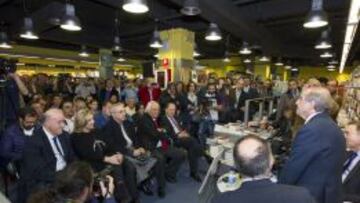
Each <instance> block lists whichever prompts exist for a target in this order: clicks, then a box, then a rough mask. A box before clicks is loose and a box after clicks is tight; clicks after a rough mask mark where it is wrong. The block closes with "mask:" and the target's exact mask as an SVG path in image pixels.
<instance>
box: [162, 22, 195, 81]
mask: <svg viewBox="0 0 360 203" xmlns="http://www.w3.org/2000/svg"><path fill="white" fill-rule="evenodd" d="M160 36H161V39H162V40H163V43H164V46H163V47H162V48H161V49H159V60H160V61H162V60H163V59H165V58H167V59H169V68H170V70H171V81H183V82H186V83H187V82H189V81H190V79H191V68H192V66H193V60H194V59H193V50H194V37H195V35H194V33H193V32H191V31H189V30H186V29H182V28H176V29H170V30H165V31H162V32H161V33H160ZM160 65H161V64H160ZM161 68H162V69H163V67H161Z"/></svg>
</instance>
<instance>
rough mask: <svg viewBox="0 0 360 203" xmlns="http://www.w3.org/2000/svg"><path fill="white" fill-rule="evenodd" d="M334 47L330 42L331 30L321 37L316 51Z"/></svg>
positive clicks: (325, 31) (323, 33)
mask: <svg viewBox="0 0 360 203" xmlns="http://www.w3.org/2000/svg"><path fill="white" fill-rule="evenodd" d="M331 47H332V45H331V43H330V41H329V30H324V31H323V32H322V33H321V37H320V39H319V40H318V42H317V43H316V45H315V49H330V48H331Z"/></svg>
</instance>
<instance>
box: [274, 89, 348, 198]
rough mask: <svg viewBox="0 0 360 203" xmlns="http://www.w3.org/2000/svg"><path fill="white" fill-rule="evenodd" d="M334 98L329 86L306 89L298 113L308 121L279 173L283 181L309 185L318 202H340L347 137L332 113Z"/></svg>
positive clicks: (299, 132) (298, 103) (297, 103)
mask: <svg viewBox="0 0 360 203" xmlns="http://www.w3.org/2000/svg"><path fill="white" fill-rule="evenodd" d="M333 102H334V101H333V100H332V97H331V95H330V93H329V91H328V90H327V89H326V88H323V87H307V88H304V89H303V91H302V93H301V95H300V97H299V98H298V100H297V101H296V105H297V110H296V113H297V114H298V115H299V116H300V117H301V118H303V119H304V120H305V123H304V125H303V127H302V128H301V129H300V130H299V131H298V133H297V135H296V137H295V140H294V142H293V145H292V151H291V154H290V157H289V160H288V161H287V163H286V164H285V166H284V168H283V169H282V171H281V174H280V177H279V181H280V182H281V183H283V184H290V185H297V186H303V187H305V188H307V189H308V190H309V191H310V193H311V194H312V195H313V196H314V198H315V199H316V200H317V202H318V203H340V202H341V174H342V167H343V163H344V160H345V139H344V136H343V134H342V131H341V130H340V128H339V127H338V126H337V124H336V123H335V122H334V121H333V120H332V119H331V117H330V115H329V110H330V109H331V105H332V103H333Z"/></svg>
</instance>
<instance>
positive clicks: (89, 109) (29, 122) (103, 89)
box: [0, 74, 340, 203]
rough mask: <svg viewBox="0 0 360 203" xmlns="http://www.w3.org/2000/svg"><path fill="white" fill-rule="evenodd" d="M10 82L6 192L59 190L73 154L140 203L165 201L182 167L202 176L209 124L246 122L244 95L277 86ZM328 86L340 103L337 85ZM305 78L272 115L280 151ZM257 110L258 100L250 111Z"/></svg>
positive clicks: (3, 146) (233, 81)
mask: <svg viewBox="0 0 360 203" xmlns="http://www.w3.org/2000/svg"><path fill="white" fill-rule="evenodd" d="M14 78H16V83H19V86H18V89H20V90H21V91H18V92H16V94H18V96H19V101H20V102H19V104H16V106H15V107H12V108H13V109H14V112H15V114H16V115H17V118H14V116H13V115H12V114H9V115H10V117H9V118H8V119H7V127H6V129H5V131H4V133H3V135H2V136H1V138H0V160H1V161H0V164H1V172H2V174H3V177H4V180H5V181H2V182H5V183H6V188H9V187H8V186H9V185H11V184H16V191H9V190H7V191H6V193H7V194H8V195H9V196H10V198H12V199H14V198H15V200H13V201H14V202H20V203H23V202H26V200H27V199H28V198H29V196H30V195H31V194H36V192H37V191H39V190H43V189H44V188H48V187H57V186H56V185H57V182H58V181H57V180H56V174H58V173H59V172H62V171H64V170H65V169H66V168H67V167H68V166H69V165H70V166H71V164H72V163H73V162H74V161H77V160H80V161H84V162H87V163H88V164H89V166H90V167H91V171H94V172H95V173H101V172H102V171H104V170H106V169H108V168H109V167H110V168H111V176H112V177H113V184H114V190H113V197H114V200H115V201H118V202H140V201H141V200H140V192H143V193H145V194H146V195H154V192H155V190H156V194H157V195H158V196H159V198H164V197H165V196H166V187H167V186H166V185H167V183H172V184H176V182H177V181H178V180H177V173H178V171H179V169H180V167H181V165H182V164H184V163H185V164H188V165H189V168H190V171H189V177H190V178H191V179H192V180H193V181H197V182H200V181H201V176H200V173H199V161H200V159H201V158H202V157H205V158H206V160H208V161H211V160H210V158H209V157H208V156H207V155H206V138H207V137H209V136H211V135H213V130H214V125H215V124H217V123H228V122H236V121H239V120H240V121H242V120H243V119H244V111H245V101H246V100H247V99H254V98H258V97H261V96H267V97H268V96H274V95H273V92H276V91H277V90H276V87H277V86H276V85H275V84H273V83H272V82H271V81H257V80H251V78H250V77H249V76H247V75H238V76H237V77H227V78H216V77H210V78H209V79H208V80H207V81H206V82H203V83H198V84H197V83H194V82H189V83H188V84H185V83H183V82H175V83H170V84H168V86H167V88H166V89H165V90H161V89H160V87H159V85H158V84H156V83H154V82H152V81H151V79H144V80H141V79H135V80H126V79H108V80H101V79H92V78H90V79H86V80H85V79H76V78H71V77H69V76H67V77H64V76H62V77H60V78H59V77H52V76H47V75H45V74H38V75H33V76H23V77H21V78H20V77H19V76H17V75H16V76H14ZM20 83H21V84H20ZM328 83H329V85H328V86H329V89H331V90H332V91H331V93H332V95H333V96H334V97H336V98H337V101H340V99H339V98H338V97H340V96H339V94H337V92H336V91H335V90H334V88H335V87H334V86H336V85H337V83H336V84H334V81H333V80H330V81H329V82H328ZM301 84H302V83H301V82H300V81H296V80H290V81H289V85H288V87H289V88H288V91H287V92H284V93H283V95H282V96H281V97H280V98H279V100H278V101H279V102H278V103H279V104H280V108H278V112H280V114H279V115H278V116H276V115H274V116H273V118H272V120H273V122H272V125H271V128H276V129H278V136H279V137H282V139H281V140H283V142H282V143H280V145H281V146H280V149H284V147H285V148H290V145H291V142H292V139H293V134H294V133H295V131H296V129H294V126H295V123H296V118H295V115H294V112H295V107H294V106H295V101H296V99H297V97H298V96H299V92H301V88H302V85H301ZM313 85H321V84H313ZM335 89H336V88H335ZM279 109H280V110H279ZM256 111H257V107H256V106H255V105H254V106H251V107H250V112H249V113H250V115H251V116H253V115H255V114H256ZM9 166H13V167H12V168H13V170H9V168H10V167H9ZM83 167H84V166H83ZM79 170H80V169H79ZM73 175H74V174H73ZM75 175H76V174H75ZM9 177H10V178H9ZM153 180H156V182H157V184H155V185H156V186H157V188H154V184H153V182H154V181H153ZM85 182H86V181H85ZM64 184H66V183H64ZM64 187H65V186H64ZM69 187H70V186H69ZM85 187H90V184H88V183H86V184H85V185H84V186H83V187H82V188H77V189H79V191H78V192H79V196H78V197H79V198H80V196H81V195H82V194H83V193H82V190H83V189H84V188H85ZM48 192H54V190H52V191H48ZM11 193H14V194H16V195H15V196H16V197H14V195H11ZM56 194H58V193H56ZM40 196H41V195H40ZM36 197H37V196H35V197H33V199H34V198H35V199H36ZM38 197H39V196H38ZM81 198H83V197H81ZM33 202H34V201H33ZM39 202H40V201H39Z"/></svg>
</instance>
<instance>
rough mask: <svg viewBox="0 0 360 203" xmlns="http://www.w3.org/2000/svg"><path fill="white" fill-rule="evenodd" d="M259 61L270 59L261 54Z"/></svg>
mask: <svg viewBox="0 0 360 203" xmlns="http://www.w3.org/2000/svg"><path fill="white" fill-rule="evenodd" d="M259 61H261V62H269V61H270V59H269V58H268V57H266V56H262V57H261V58H260V59H259Z"/></svg>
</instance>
